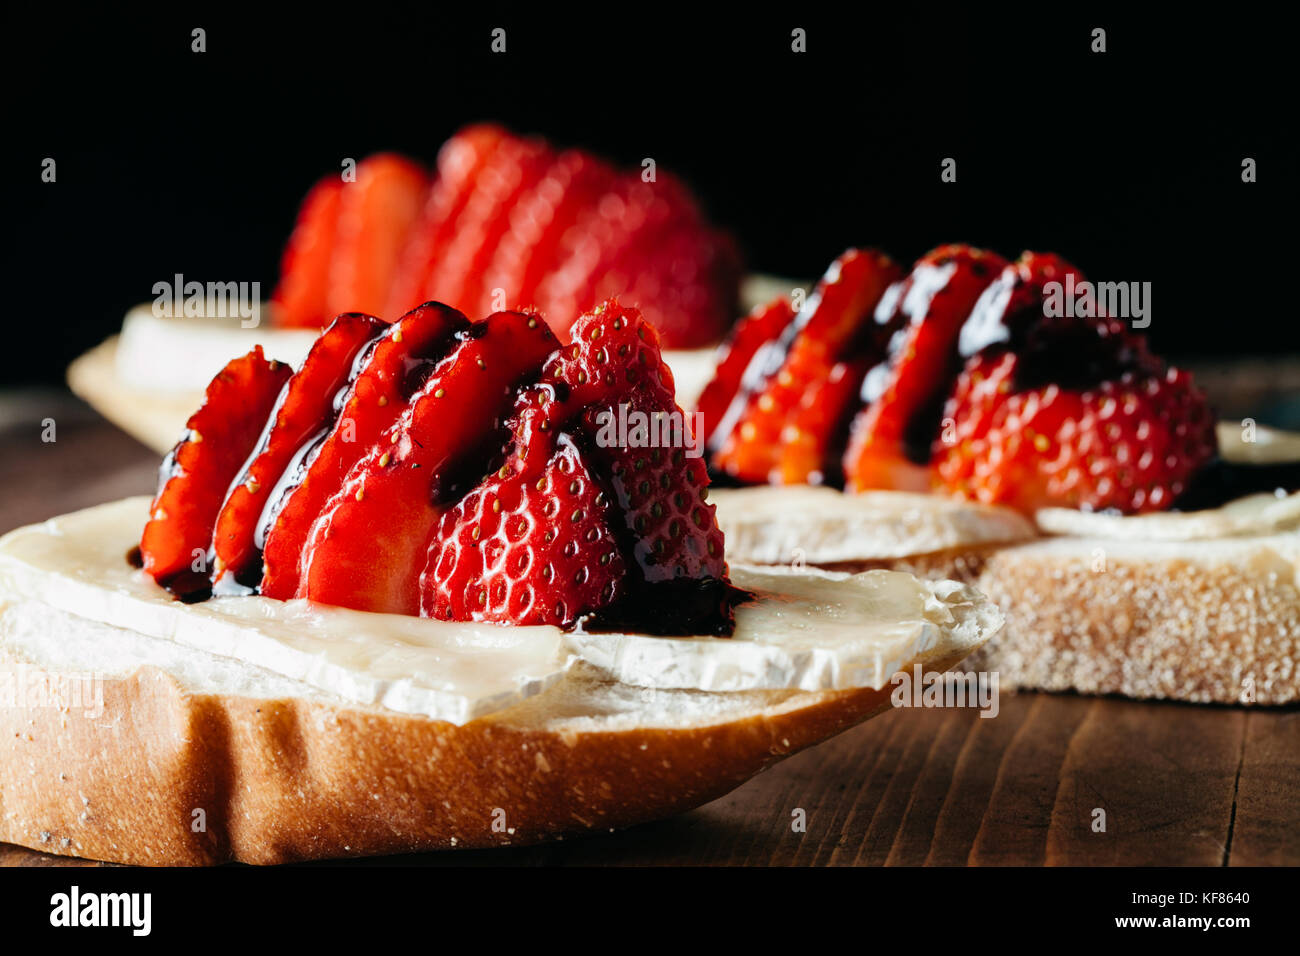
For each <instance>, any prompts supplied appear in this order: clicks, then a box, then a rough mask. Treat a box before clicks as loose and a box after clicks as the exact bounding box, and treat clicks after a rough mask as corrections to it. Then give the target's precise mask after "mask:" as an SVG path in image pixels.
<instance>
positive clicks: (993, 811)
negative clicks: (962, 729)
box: [967, 695, 1097, 866]
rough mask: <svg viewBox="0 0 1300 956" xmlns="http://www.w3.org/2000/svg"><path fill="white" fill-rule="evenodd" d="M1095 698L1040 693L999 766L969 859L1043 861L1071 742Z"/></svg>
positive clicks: (1001, 862)
mask: <svg viewBox="0 0 1300 956" xmlns="http://www.w3.org/2000/svg"><path fill="white" fill-rule="evenodd" d="M1096 703H1097V702H1096V701H1094V700H1089V699H1086V698H1079V697H1059V696H1051V695H1040V696H1039V697H1038V698H1037V699H1036V700H1035V702H1034V707H1033V710H1032V711H1031V712H1030V714H1029V715H1028V717H1026V719H1025V721H1024V723H1023V724H1022V725H1021V726H1020V728H1019V730H1018V731H1017V732H1016V735H1015V736H1014V737H1013V738H1012V740H1011V742H1010V744H1009V745H1008V746H1007V749H1006V750H1005V751H1004V752H1003V754H1002V760H1001V763H1000V765H999V766H998V770H997V777H996V780H995V782H994V785H993V792H992V793H991V794H990V796H989V805H988V809H987V810H986V811H985V813H984V817H983V819H982V820H981V821H980V827H979V831H978V832H977V833H976V835H975V840H974V842H973V844H972V846H971V851H970V856H969V857H968V860H967V862H969V863H971V864H972V865H975V866H1007V865H1022V866H1023V865H1025V864H1039V863H1042V862H1043V860H1044V858H1045V856H1046V852H1047V831H1048V828H1049V827H1050V825H1051V822H1052V807H1053V805H1054V804H1055V803H1056V794H1057V789H1058V787H1059V786H1060V779H1061V778H1060V771H1061V766H1062V764H1063V763H1064V762H1065V757H1066V753H1067V751H1068V750H1069V746H1070V740H1071V739H1072V738H1073V736H1074V733H1075V731H1076V729H1077V728H1078V727H1079V725H1080V724H1081V723H1083V721H1084V719H1085V717H1086V716H1087V714H1088V712H1089V711H1090V710H1091V709H1092V708H1093V707H1095V706H1096Z"/></svg>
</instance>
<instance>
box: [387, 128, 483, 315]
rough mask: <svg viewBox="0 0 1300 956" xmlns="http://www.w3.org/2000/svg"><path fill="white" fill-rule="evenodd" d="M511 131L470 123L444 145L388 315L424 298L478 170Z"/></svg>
mask: <svg viewBox="0 0 1300 956" xmlns="http://www.w3.org/2000/svg"><path fill="white" fill-rule="evenodd" d="M506 136H507V134H506V132H505V130H503V129H502V128H501V127H499V126H495V125H492V124H489V123H480V124H477V125H474V126H469V127H466V128H465V129H463V130H461V131H460V132H459V133H457V134H456V135H455V136H453V137H452V138H451V139H449V140H447V142H446V143H444V144H443V147H442V149H441V150H440V151H439V153H438V171H437V177H436V178H435V179H434V182H433V185H432V186H431V187H430V189H429V193H428V198H427V199H426V201H425V204H424V208H423V210H422V211H421V213H420V217H419V219H418V221H417V222H416V224H415V225H414V226H413V227H412V229H411V232H410V234H409V235H408V237H407V242H406V246H405V248H404V249H403V250H402V254H401V256H400V257H399V262H398V267H397V270H396V272H395V274H394V276H393V282H392V286H391V288H390V289H389V295H388V311H387V312H386V313H385V314H386V315H402V314H404V313H405V312H407V311H408V310H410V309H413V308H415V306H416V305H417V304H418V303H420V302H422V301H424V299H425V297H424V295H423V293H424V289H425V286H426V285H427V284H428V278H429V275H430V274H431V273H432V272H433V269H434V267H435V266H436V265H437V263H438V261H439V260H440V259H441V258H442V256H443V253H444V252H445V250H446V247H447V245H448V243H450V242H451V240H452V238H453V237H454V236H455V235H456V229H457V224H458V223H459V221H460V216H461V213H462V212H463V211H464V209H465V206H466V205H467V204H468V203H469V198H470V196H471V195H473V193H474V186H475V184H476V183H477V182H478V178H479V174H480V173H481V172H482V171H483V168H484V167H485V166H486V165H487V163H488V160H489V159H490V158H491V157H492V155H493V154H494V153H495V152H496V150H497V149H498V148H499V147H500V145H501V143H502V141H503V140H504V139H505V138H506Z"/></svg>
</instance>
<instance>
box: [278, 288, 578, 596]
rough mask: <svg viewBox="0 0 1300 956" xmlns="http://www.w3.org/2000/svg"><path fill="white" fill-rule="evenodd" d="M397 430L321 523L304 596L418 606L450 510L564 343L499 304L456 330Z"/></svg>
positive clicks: (306, 559)
mask: <svg viewBox="0 0 1300 956" xmlns="http://www.w3.org/2000/svg"><path fill="white" fill-rule="evenodd" d="M457 337H458V339H459V340H460V343H459V344H458V345H457V346H456V348H455V349H453V350H452V352H451V354H449V355H448V356H447V357H446V358H444V359H443V360H442V361H441V362H439V363H438V364H437V366H436V367H435V368H434V369H433V371H432V373H431V374H430V376H429V378H428V380H427V381H426V382H425V384H424V385H423V386H422V387H421V389H420V390H419V391H418V392H417V393H416V394H415V395H414V396H413V397H412V398H411V401H410V403H409V405H408V406H407V408H406V409H405V410H404V411H403V413H402V415H401V417H400V418H399V419H398V420H397V422H396V423H395V424H394V425H393V427H392V428H391V430H390V432H389V439H390V440H389V442H388V443H385V442H384V441H383V440H382V439H381V440H380V442H379V443H378V445H377V446H376V447H375V448H374V449H373V450H372V451H371V452H370V453H369V454H368V455H367V456H366V457H365V458H364V459H362V460H361V461H360V462H359V463H358V464H357V466H356V467H355V468H354V469H353V470H352V472H351V473H350V475H349V478H348V480H347V481H346V482H345V483H344V484H343V487H342V488H341V489H340V491H339V492H338V494H336V495H335V496H334V497H333V498H332V499H331V500H330V502H329V504H328V505H327V507H326V508H325V509H324V511H323V512H322V513H321V515H320V517H319V518H317V520H316V522H315V523H314V524H313V526H312V528H311V531H310V533H309V534H308V537H307V544H306V547H305V549H304V553H303V558H302V561H303V576H302V580H301V582H300V584H299V587H298V592H297V594H298V596H299V597H306V598H310V599H311V600H313V601H318V602H320V603H322V604H336V605H341V606H343V607H352V608H358V609H360V610H367V611H387V612H392V613H400V614H415V613H417V612H418V611H419V607H420V586H419V578H420V574H421V571H422V570H423V568H424V563H425V559H426V557H427V553H428V549H429V545H430V540H431V538H432V536H433V534H434V533H435V531H436V528H437V524H438V521H439V518H440V516H441V514H442V512H443V511H444V510H445V509H446V508H447V507H450V506H451V505H452V504H454V503H455V502H456V501H457V500H458V498H459V497H460V496H461V495H462V494H463V493H464V492H465V491H466V487H465V485H466V483H467V482H469V483H473V482H477V480H478V479H479V477H480V476H481V475H482V474H483V472H484V471H485V470H487V468H488V466H489V462H490V460H491V459H492V458H493V457H494V456H496V455H498V454H499V450H500V448H501V447H502V445H503V440H504V439H503V433H504V429H503V426H504V422H505V419H506V417H507V415H508V414H509V412H510V409H511V407H512V404H513V400H514V396H515V390H516V388H517V386H518V385H519V384H520V382H521V380H522V379H526V378H530V377H532V376H533V375H535V373H536V369H537V368H538V367H539V366H540V365H541V363H542V361H543V360H544V359H545V358H546V356H547V355H549V354H550V352H551V351H552V350H553V349H554V348H555V347H556V346H557V345H558V342H557V341H556V339H555V337H554V336H553V335H552V334H551V333H550V330H549V329H548V328H547V327H546V323H545V322H543V321H542V320H541V319H539V318H537V317H536V316H532V315H527V314H524V313H518V312H501V313H497V314H496V315H493V316H489V317H488V318H487V319H486V320H484V321H483V322H479V323H475V324H474V325H473V326H472V327H471V328H470V329H468V330H466V331H463V332H461V333H459V334H458V336H457Z"/></svg>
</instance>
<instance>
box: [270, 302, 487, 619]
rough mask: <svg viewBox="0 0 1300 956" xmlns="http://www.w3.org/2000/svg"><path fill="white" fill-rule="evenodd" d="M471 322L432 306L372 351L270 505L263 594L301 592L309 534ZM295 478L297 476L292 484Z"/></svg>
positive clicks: (409, 317)
mask: <svg viewBox="0 0 1300 956" xmlns="http://www.w3.org/2000/svg"><path fill="white" fill-rule="evenodd" d="M468 326H469V321H468V320H467V319H466V318H465V316H463V315H461V314H460V313H459V312H457V311H456V310H455V309H451V308H448V307H447V306H445V305H439V304H437V303H428V304H426V305H422V306H420V307H419V308H417V309H414V310H412V311H411V312H408V313H407V314H406V315H404V316H402V318H401V319H399V320H398V321H397V322H395V323H393V324H392V325H391V326H389V327H388V329H387V330H386V331H385V332H384V333H383V335H381V336H380V337H379V339H378V340H377V341H376V342H375V344H374V346H373V348H372V349H371V350H370V351H369V353H368V355H369V357H368V358H367V359H366V362H365V365H364V366H362V368H361V370H360V372H359V373H358V374H357V376H356V378H355V379H354V380H353V382H352V384H351V386H350V387H349V388H348V392H347V395H346V396H345V397H344V399H343V402H342V405H341V408H340V411H339V414H338V418H337V419H336V420H335V423H334V428H333V430H332V431H331V432H330V433H329V436H328V437H327V438H326V439H325V440H324V443H323V444H321V445H320V446H319V450H318V452H317V453H316V454H315V457H314V459H312V460H309V461H308V460H304V463H303V464H304V466H305V469H306V470H305V474H303V475H302V477H301V481H299V482H297V483H296V484H292V485H290V484H288V482H284V481H282V482H281V485H288V486H287V487H284V488H283V490H282V492H281V496H282V503H278V502H275V501H271V502H270V504H269V507H270V510H271V512H272V513H273V514H275V515H276V517H275V519H274V523H273V524H272V525H271V530H270V531H269V532H268V533H267V535H266V547H265V550H264V552H263V565H264V568H265V571H264V574H263V577H262V589H261V590H262V593H263V594H265V595H267V596H268V597H274V598H281V599H288V598H291V597H293V595H294V593H295V592H296V591H297V590H298V584H299V581H300V571H301V568H300V565H301V560H302V554H303V548H304V545H305V544H306V541H307V534H308V532H309V531H310V530H311V525H312V523H313V522H314V521H315V520H316V518H317V516H318V515H320V513H321V512H322V511H323V510H324V509H325V506H326V504H327V503H328V502H329V500H330V498H331V497H333V496H334V495H335V494H336V493H337V492H338V490H339V489H340V488H341V487H342V485H343V482H344V480H345V479H346V478H347V475H348V472H349V471H351V469H352V468H353V467H354V466H355V465H356V463H357V462H358V461H359V460H360V459H361V458H362V457H364V456H365V455H366V454H368V453H369V452H370V450H371V449H372V448H374V446H375V445H376V444H378V443H379V441H380V440H381V439H383V440H384V441H385V443H386V442H387V435H386V434H385V433H386V432H387V430H388V429H389V428H390V427H391V426H392V425H393V423H394V422H395V421H396V420H397V416H398V415H400V414H401V413H402V410H403V409H404V408H405V407H406V404H407V402H408V401H409V399H410V397H411V395H412V394H413V393H414V392H415V391H416V390H417V389H418V388H419V386H420V385H422V384H423V381H424V378H423V377H424V376H425V375H428V374H429V373H430V372H431V371H432V370H433V367H434V365H435V364H436V362H437V360H438V359H440V358H441V357H442V356H444V355H445V354H446V353H447V351H448V349H449V347H450V345H451V344H452V341H453V336H454V335H455V334H456V333H457V332H460V331H463V330H464V329H466V328H468ZM291 480H292V479H291Z"/></svg>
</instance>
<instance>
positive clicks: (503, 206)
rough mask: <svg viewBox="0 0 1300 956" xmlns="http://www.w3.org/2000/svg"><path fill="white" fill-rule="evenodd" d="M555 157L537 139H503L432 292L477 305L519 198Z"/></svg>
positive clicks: (432, 279)
mask: <svg viewBox="0 0 1300 956" xmlns="http://www.w3.org/2000/svg"><path fill="white" fill-rule="evenodd" d="M551 158H552V157H551V152H550V150H549V149H548V148H547V146H546V145H545V144H543V143H541V142H538V141H535V140H524V139H513V138H512V139H508V140H506V141H504V142H503V143H502V144H501V147H500V148H499V149H498V150H497V151H496V152H495V153H494V154H493V156H492V158H491V159H490V160H488V162H487V165H486V166H485V167H484V168H483V171H482V172H481V173H480V174H479V177H478V181H477V183H476V184H475V188H474V191H473V193H472V194H471V195H470V198H469V201H468V203H467V204H466V206H465V209H464V211H463V212H462V213H461V215H460V217H459V219H458V220H457V223H456V234H455V235H454V236H453V237H452V239H451V241H450V242H449V243H447V245H446V247H445V248H444V249H443V251H442V253H441V255H440V256H439V258H438V261H437V262H436V263H435V264H434V267H433V271H432V272H431V273H430V275H429V276H428V278H427V279H426V284H425V297H426V298H428V299H433V300H437V301H439V302H446V303H448V304H450V305H453V306H457V307H460V306H462V305H463V306H464V307H465V308H467V309H468V308H473V307H474V306H475V305H477V303H478V301H479V295H480V291H481V282H482V274H483V270H484V269H486V268H487V266H488V264H489V263H490V262H491V257H492V254H493V252H494V251H495V250H496V247H497V243H499V242H500V241H501V237H502V235H504V234H505V232H506V231H507V230H508V229H509V228H510V217H511V213H512V212H513V211H514V207H515V203H516V202H517V201H518V200H519V198H520V197H521V196H522V195H525V194H526V193H527V192H528V191H529V190H531V189H532V188H533V187H534V186H535V185H536V184H537V182H538V180H539V179H540V178H541V177H542V175H543V174H544V173H545V172H546V169H547V167H548V166H549V165H550V163H551Z"/></svg>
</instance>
